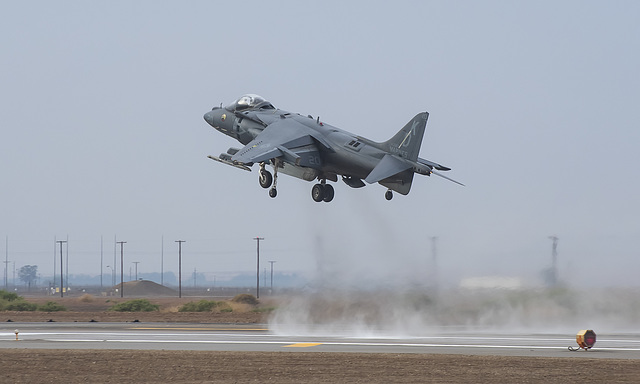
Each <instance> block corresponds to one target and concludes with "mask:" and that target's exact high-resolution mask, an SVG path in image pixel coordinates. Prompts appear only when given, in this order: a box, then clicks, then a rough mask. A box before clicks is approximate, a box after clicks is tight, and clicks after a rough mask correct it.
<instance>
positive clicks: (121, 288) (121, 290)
mask: <svg viewBox="0 0 640 384" xmlns="http://www.w3.org/2000/svg"><path fill="white" fill-rule="evenodd" d="M116 243H118V244H120V297H124V250H123V248H124V247H123V246H124V244H125V243H126V241H116Z"/></svg>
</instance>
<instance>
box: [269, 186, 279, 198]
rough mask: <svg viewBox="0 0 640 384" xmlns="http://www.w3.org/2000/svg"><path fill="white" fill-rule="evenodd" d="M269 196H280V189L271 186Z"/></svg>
mask: <svg viewBox="0 0 640 384" xmlns="http://www.w3.org/2000/svg"><path fill="white" fill-rule="evenodd" d="M269 196H270V197H272V198H273V197H276V196H278V190H276V189H275V188H271V189H270V190H269Z"/></svg>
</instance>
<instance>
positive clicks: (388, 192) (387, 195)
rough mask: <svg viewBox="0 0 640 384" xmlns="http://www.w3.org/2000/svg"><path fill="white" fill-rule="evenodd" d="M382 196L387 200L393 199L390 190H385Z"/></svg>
mask: <svg viewBox="0 0 640 384" xmlns="http://www.w3.org/2000/svg"><path fill="white" fill-rule="evenodd" d="M384 198H385V199H387V200H391V199H393V192H391V190H389V191H387V192H385V194H384Z"/></svg>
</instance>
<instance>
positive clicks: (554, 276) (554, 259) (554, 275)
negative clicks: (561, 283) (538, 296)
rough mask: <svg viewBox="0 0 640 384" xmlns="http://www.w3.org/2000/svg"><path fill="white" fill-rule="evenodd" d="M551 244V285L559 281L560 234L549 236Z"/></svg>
mask: <svg viewBox="0 0 640 384" xmlns="http://www.w3.org/2000/svg"><path fill="white" fill-rule="evenodd" d="M549 239H550V240H551V241H552V242H553V243H552V244H551V279H550V280H551V285H552V286H555V285H556V284H557V283H558V236H555V235H554V236H549Z"/></svg>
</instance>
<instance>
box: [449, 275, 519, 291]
mask: <svg viewBox="0 0 640 384" xmlns="http://www.w3.org/2000/svg"><path fill="white" fill-rule="evenodd" d="M460 288H464V289H474V290H475V289H521V288H522V281H520V279H519V278H517V277H503V276H479V277H468V278H465V279H462V280H461V281H460Z"/></svg>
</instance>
